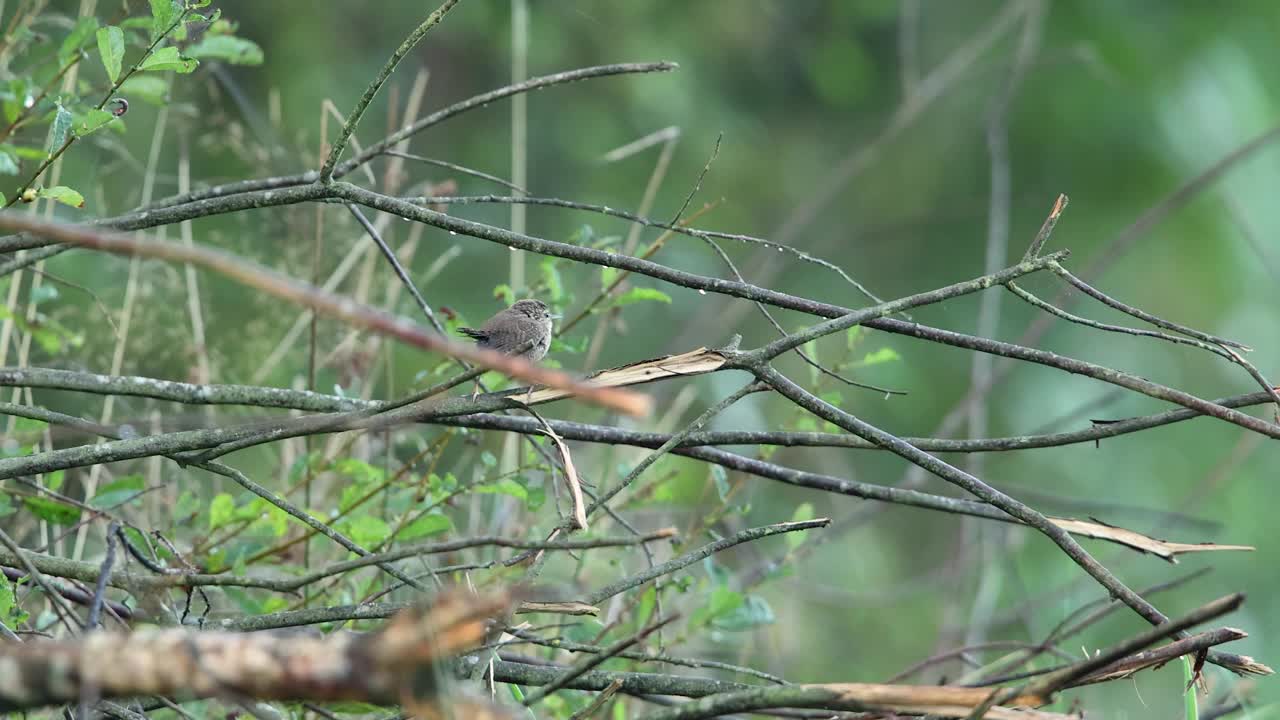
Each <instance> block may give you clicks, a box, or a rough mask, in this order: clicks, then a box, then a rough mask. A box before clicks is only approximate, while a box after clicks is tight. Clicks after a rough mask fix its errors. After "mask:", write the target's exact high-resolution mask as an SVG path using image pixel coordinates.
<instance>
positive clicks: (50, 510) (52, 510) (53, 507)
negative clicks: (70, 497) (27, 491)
mask: <svg viewBox="0 0 1280 720" xmlns="http://www.w3.org/2000/svg"><path fill="white" fill-rule="evenodd" d="M22 504H23V505H25V506H26V508H27V510H29V511H31V514H32V515H35V516H36V517H38V518H40V519H41V520H45V521H47V522H51V523H53V524H55V525H75V524H76V523H78V522H80V508H78V507H76V506H74V505H68V504H66V503H64V502H59V501H57V500H50V499H49V498H43V497H25V498H22Z"/></svg>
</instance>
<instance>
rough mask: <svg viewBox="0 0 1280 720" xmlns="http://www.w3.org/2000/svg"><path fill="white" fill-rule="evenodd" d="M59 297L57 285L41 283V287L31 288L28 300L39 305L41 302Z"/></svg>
mask: <svg viewBox="0 0 1280 720" xmlns="http://www.w3.org/2000/svg"><path fill="white" fill-rule="evenodd" d="M57 299H58V286H57V285H41V286H40V287H33V288H31V292H30V293H29V294H28V295H27V302H28V303H30V304H32V305H39V304H40V303H43V302H48V301H50V300H57Z"/></svg>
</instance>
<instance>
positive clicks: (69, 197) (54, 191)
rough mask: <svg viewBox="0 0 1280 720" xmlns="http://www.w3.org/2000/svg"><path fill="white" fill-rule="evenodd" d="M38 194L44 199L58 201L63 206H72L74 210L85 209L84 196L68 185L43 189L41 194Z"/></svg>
mask: <svg viewBox="0 0 1280 720" xmlns="http://www.w3.org/2000/svg"><path fill="white" fill-rule="evenodd" d="M37 194H38V195H39V196H40V197H42V198H49V199H51V200H57V201H58V202H60V203H62V204H63V205H70V206H71V207H73V208H82V207H84V196H83V195H81V194H80V193H78V192H76V191H75V190H72V189H71V188H69V187H67V186H66V185H56V186H54V187H51V188H42V189H41V190H40V192H39V193H37Z"/></svg>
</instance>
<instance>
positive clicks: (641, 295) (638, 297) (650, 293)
mask: <svg viewBox="0 0 1280 720" xmlns="http://www.w3.org/2000/svg"><path fill="white" fill-rule="evenodd" d="M646 300H651V301H655V302H664V303H667V304H668V305H670V304H671V296H670V295H668V294H666V293H664V292H662V291H661V290H655V289H654V288H645V287H635V288H631V289H630V290H628V291H626V292H624V293H622V294H621V295H619V296H618V297H617V298H615V299H614V301H613V302H611V303H609V305H610V306H611V307H622V306H623V305H631V304H632V303H638V302H644V301H646Z"/></svg>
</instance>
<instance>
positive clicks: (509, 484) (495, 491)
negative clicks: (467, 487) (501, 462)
mask: <svg viewBox="0 0 1280 720" xmlns="http://www.w3.org/2000/svg"><path fill="white" fill-rule="evenodd" d="M471 491H472V492H475V493H479V494H481V495H510V496H511V497H513V498H519V499H521V500H525V501H528V499H529V491H528V489H526V488H525V486H523V485H521V484H520V483H518V482H516V481H515V480H512V479H511V478H507V479H505V480H500V481H498V482H496V483H493V484H489V485H476V486H474V487H472V488H471Z"/></svg>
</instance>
